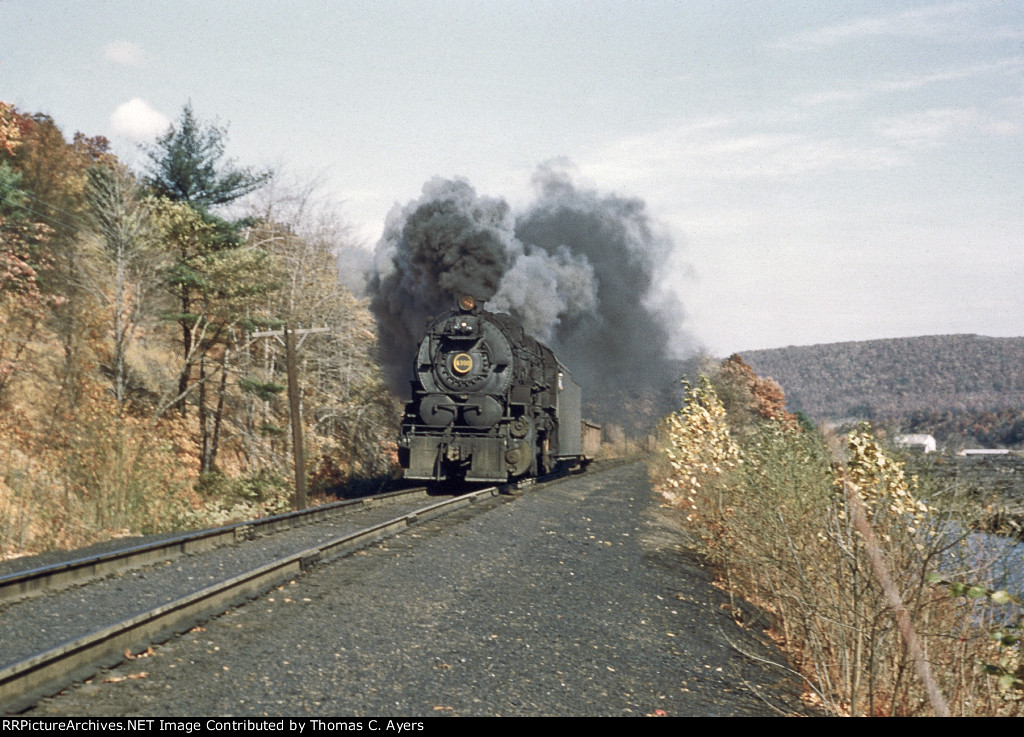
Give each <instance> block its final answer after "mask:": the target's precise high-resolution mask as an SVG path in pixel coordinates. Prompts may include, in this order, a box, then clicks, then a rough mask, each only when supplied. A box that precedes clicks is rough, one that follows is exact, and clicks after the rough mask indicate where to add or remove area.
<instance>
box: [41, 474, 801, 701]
mask: <svg viewBox="0 0 1024 737" xmlns="http://www.w3.org/2000/svg"><path fill="white" fill-rule="evenodd" d="M482 506H483V508H484V511H483V512H482V513H481V512H479V511H477V510H479V509H480V507H479V506H475V507H474V508H471V509H470V510H468V511H465V512H456V513H454V514H451V515H448V516H446V517H443V518H439V519H437V520H432V521H429V522H427V523H425V524H423V525H422V526H421V527H417V528H414V529H411V530H409V531H407V532H405V533H403V534H402V535H400V536H398V537H395V538H392V539H391V540H388V541H385V542H384V543H382V544H379V545H377V546H375V547H373V548H371V549H369V550H367V551H365V552H364V553H363V554H356V555H354V556H351V557H349V558H346V559H344V560H342V561H339V562H337V563H334V564H332V565H329V566H325V567H323V568H321V569H319V570H317V571H316V572H314V573H313V574H312V575H307V576H303V577H300V578H299V579H297V580H296V581H294V582H292V583H291V584H289V585H286V586H283V587H281V588H280V589H278V590H276V591H274V592H272V593H271V594H269V595H268V596H266V597H263V598H261V599H258V600H256V601H254V602H252V603H250V604H249V605H247V606H245V607H242V608H241V609H238V610H236V611H233V612H231V613H229V614H227V615H225V616H222V617H220V618H218V619H217V620H215V621H213V622H210V623H208V624H207V625H206V627H205V629H201V630H194V631H193V632H190V633H189V634H187V635H185V636H183V637H179V638H176V639H174V640H172V641H171V642H169V643H167V644H165V645H164V646H161V647H160V648H158V649H157V652H156V654H155V656H153V657H148V658H139V659H136V660H133V661H130V662H128V663H125V664H123V665H122V666H120V667H119V668H117V669H115V670H114V671H109V672H106V673H104V674H103V675H101V676H98V677H97V678H96V679H94V680H93V681H92V682H91V683H89V684H86V685H84V686H79V687H76V688H74V689H72V690H70V691H69V692H68V693H66V694H64V695H62V696H58V697H54V698H52V699H47V700H45V701H43V702H42V703H41V704H40V705H39V706H38V707H37V708H36V709H35V710H33V711H31V712H29V715H31V716H52V715H70V714H74V715H108V716H114V715H150V716H156V715H177V716H191V715H198V714H203V715H262V714H267V715H319V716H324V715H353V716H363V715H405V716H420V717H422V716H433V715H444V714H448V715H644V714H654V713H659V712H664V713H665V714H667V715H693V716H698V715H699V716H711V715H770V714H776V713H779V711H778V710H781V711H784V712H792V711H798V710H799V709H800V707H799V700H798V698H797V695H798V691H797V690H796V689H794V688H793V685H792V684H791V683H789V682H786V681H781V680H780V673H781V671H780V669H778V668H774V667H769V666H766V665H764V664H762V663H760V662H758V661H755V660H752V659H750V658H748V657H746V656H744V655H741V654H740V653H739V652H738V651H737V650H736V649H735V648H734V647H733V643H734V644H735V645H736V646H738V647H740V648H742V649H743V650H745V651H747V652H751V653H756V654H757V656H758V657H761V658H770V659H775V660H780V659H781V658H780V656H779V655H778V654H777V653H775V652H773V651H772V650H771V648H769V647H767V646H765V645H764V644H763V643H762V642H761V639H763V638H762V637H761V634H762V633H759V632H754V631H750V630H741V629H739V628H738V627H737V626H736V625H735V624H734V623H733V622H732V620H731V619H730V618H729V617H728V616H726V615H725V614H724V613H723V610H722V607H721V605H722V603H723V601H724V598H723V595H722V593H721V592H720V591H718V590H717V589H715V588H712V587H711V586H710V585H709V574H708V571H707V570H706V569H705V568H704V567H703V566H702V564H701V563H700V561H699V560H697V559H696V558H695V557H694V556H693V555H692V554H691V553H689V552H688V550H687V549H686V547H685V546H684V545H683V544H682V542H681V541H682V537H681V536H680V532H679V530H678V529H677V528H676V527H675V525H674V522H673V513H672V512H671V510H663V509H661V508H660V507H659V505H658V502H657V499H656V498H655V497H654V495H653V494H652V492H651V491H650V490H649V486H648V484H647V480H646V474H645V471H644V468H643V465H642V464H631V465H625V466H620V467H617V468H613V469H611V470H608V471H605V472H603V473H599V474H587V475H584V476H578V477H573V478H570V479H566V480H563V481H561V482H559V483H557V484H555V485H553V486H550V487H547V488H545V489H542V490H538V491H526V492H525V493H524V494H523V495H522V496H521V497H518V498H515V499H511V500H510V499H509V498H507V497H504V498H501V497H499V498H495V499H492V500H491V501H488V502H485V503H484V504H483V505H482Z"/></svg>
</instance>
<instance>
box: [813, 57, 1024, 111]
mask: <svg viewBox="0 0 1024 737" xmlns="http://www.w3.org/2000/svg"><path fill="white" fill-rule="evenodd" d="M1022 68H1024V57H1021V56H1012V57H1009V58H1006V59H999V60H997V61H992V62H985V63H981V64H970V65H967V66H962V67H957V68H951V69H944V70H942V71H937V72H927V73H921V74H908V75H903V76H900V77H894V78H891V79H880V80H874V81H871V82H866V83H864V84H862V85H859V86H855V87H847V88H845V89H830V90H826V91H825V92H819V93H813V94H807V95H799V96H797V97H796V98H794V102H795V103H796V104H798V105H802V106H815V105H822V104H831V103H838V102H849V101H852V100H857V99H862V98H866V97H870V96H872V95H877V94H882V93H886V92H906V91H909V90H917V89H923V88H925V87H929V86H931V85H935V84H943V83H946V82H956V81H960V80H965V79H975V78H979V77H981V78H985V77H989V76H993V75H1006V76H1011V75H1013V76H1015V75H1018V74H1019V73H1020V71H1021V69H1022Z"/></svg>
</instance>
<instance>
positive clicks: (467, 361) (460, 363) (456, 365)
mask: <svg viewBox="0 0 1024 737" xmlns="http://www.w3.org/2000/svg"><path fill="white" fill-rule="evenodd" d="M472 370H473V357H472V356H471V355H469V354H468V353H456V354H455V355H454V356H452V371H454V372H455V373H457V374H458V375H459V376H465V375H466V374H468V373H469V372H470V371H472Z"/></svg>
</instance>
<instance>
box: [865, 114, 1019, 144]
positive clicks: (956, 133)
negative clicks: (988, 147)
mask: <svg viewBox="0 0 1024 737" xmlns="http://www.w3.org/2000/svg"><path fill="white" fill-rule="evenodd" d="M878 131H879V133H880V134H881V135H883V136H885V137H886V138H888V139H890V140H894V141H898V142H900V143H902V144H904V145H908V146H925V147H930V146H941V145H945V144H947V143H950V142H953V141H958V140H961V139H962V137H963V135H964V134H971V133H973V134H979V135H986V134H987V135H995V136H1013V135H1017V134H1019V133H1020V132H1021V125H1020V124H1019V123H1017V122H1016V121H1012V120H1006V119H1002V118H993V117H990V116H987V115H984V114H982V113H979V112H978V111H977V110H976V109H974V108H960V109H958V108H936V109H932V110H923V111H921V112H914V113H908V114H907V115H900V116H897V117H892V118H886V119H885V120H883V121H881V122H880V123H879V126H878Z"/></svg>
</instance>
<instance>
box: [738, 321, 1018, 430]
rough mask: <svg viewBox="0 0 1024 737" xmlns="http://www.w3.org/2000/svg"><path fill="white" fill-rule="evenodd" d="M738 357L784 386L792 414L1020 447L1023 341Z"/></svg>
mask: <svg viewBox="0 0 1024 737" xmlns="http://www.w3.org/2000/svg"><path fill="white" fill-rule="evenodd" d="M741 355H742V357H743V359H744V360H745V361H746V362H747V363H748V364H750V366H751V367H752V368H753V369H754V370H755V371H756V372H757V373H758V374H760V375H761V376H770V377H772V378H774V379H775V380H776V381H778V382H779V383H780V384H781V385H782V388H783V389H784V390H785V392H786V397H787V400H788V408H789V409H790V410H791V411H797V410H802V411H803V412H806V413H807V414H808V415H809V416H811V417H812V418H813V419H815V420H819V421H820V420H833V421H835V420H847V419H869V420H872V419H873V420H888V421H896V424H898V425H899V426H900V427H901V429H903V430H906V431H908V432H933V433H938V434H937V438H940V441H941V436H943V435H960V436H968V437H973V438H974V439H975V441H976V444H979V445H991V446H997V445H1002V446H1017V445H1020V444H1021V443H1024V338H987V337H984V336H980V335H929V336H924V337H920V338H893V339H888V340H868V341H860V342H855V343H829V344H825V345H812V346H790V347H787V348H776V349H772V350H764V351H748V352H746V353H742V354H741ZM965 439H966V437H965ZM968 444H971V443H968Z"/></svg>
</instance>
